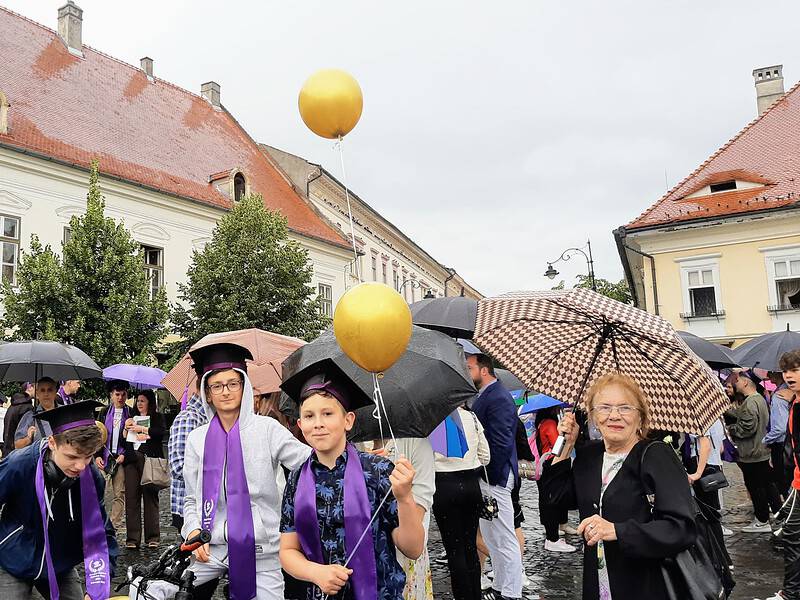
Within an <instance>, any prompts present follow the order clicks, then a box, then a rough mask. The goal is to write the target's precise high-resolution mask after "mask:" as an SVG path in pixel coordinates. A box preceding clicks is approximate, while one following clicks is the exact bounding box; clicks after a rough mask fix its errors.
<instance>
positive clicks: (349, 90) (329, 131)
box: [297, 69, 364, 139]
mask: <svg viewBox="0 0 800 600" xmlns="http://www.w3.org/2000/svg"><path fill="white" fill-rule="evenodd" d="M297 105H298V107H299V108H300V116H301V117H302V119H303V122H304V123H305V124H306V127H308V128H309V129H310V130H311V131H313V132H314V133H316V134H317V135H318V136H321V137H324V138H328V139H337V138H339V137H344V136H345V135H347V134H348V133H350V131H352V129H353V128H354V127H355V126H356V123H358V120H359V119H360V118H361V111H362V109H363V108H364V96H363V95H362V94H361V87H360V86H359V85H358V82H357V81H356V80H355V79H354V78H353V76H352V75H350V74H349V73H347V72H345V71H340V70H339V69H323V70H321V71H317V72H316V73H314V74H313V75H312V76H311V77H309V78H308V79H306V82H305V83H304V84H303V87H302V89H301V90H300V96H299V97H298V98H297Z"/></svg>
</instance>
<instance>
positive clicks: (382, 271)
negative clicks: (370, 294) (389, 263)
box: [381, 263, 386, 283]
mask: <svg viewBox="0 0 800 600" xmlns="http://www.w3.org/2000/svg"><path fill="white" fill-rule="evenodd" d="M381 274H382V275H383V283H386V263H383V264H382V265H381Z"/></svg>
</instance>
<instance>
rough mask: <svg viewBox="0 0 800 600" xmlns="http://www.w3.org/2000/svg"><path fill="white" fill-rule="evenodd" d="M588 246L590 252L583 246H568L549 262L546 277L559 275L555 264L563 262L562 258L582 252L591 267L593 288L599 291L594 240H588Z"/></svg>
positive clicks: (590, 278) (568, 257)
mask: <svg viewBox="0 0 800 600" xmlns="http://www.w3.org/2000/svg"><path fill="white" fill-rule="evenodd" d="M586 246H587V249H588V251H589V252H588V254H587V253H586V252H585V251H584V250H583V249H582V248H567V249H566V250H564V252H562V253H561V256H559V257H558V258H557V259H555V260H553V261H550V262H548V263H547V270H546V271H545V272H544V275H545V277H547V278H549V279H555V278H556V277H557V276H558V271H557V270H556V269H555V268H554V267H553V265H554V264H556V263H559V262H561V261H562V260H564V261H567V260H569V259H570V258H572V257H573V256H575V255H576V254H582V255H583V258H585V259H586V265H587V266H588V267H589V281H590V282H591V284H592V290H593V291H595V292H596V291H597V283H596V282H595V279H594V259H593V258H592V242H591V241H589V240H587V241H586Z"/></svg>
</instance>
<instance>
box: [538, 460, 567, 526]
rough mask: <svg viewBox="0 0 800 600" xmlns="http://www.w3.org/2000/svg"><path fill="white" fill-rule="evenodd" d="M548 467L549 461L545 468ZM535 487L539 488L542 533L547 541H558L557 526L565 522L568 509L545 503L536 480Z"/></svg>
mask: <svg viewBox="0 0 800 600" xmlns="http://www.w3.org/2000/svg"><path fill="white" fill-rule="evenodd" d="M547 468H549V463H548V464H547V466H545V469H547ZM536 487H538V488H539V522H540V523H541V524H542V526H543V527H544V534H545V537H546V538H547V540H548V541H550V542H557V541H558V526H559V525H561V524H562V523H566V522H567V521H568V520H569V511H568V510H567V509H565V508H561V507H559V506H553V505H550V504H545V503H544V501H543V500H542V497H543V495H542V488H541V486H540V485H539V482H538V481H537V482H536Z"/></svg>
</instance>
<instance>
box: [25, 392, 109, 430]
mask: <svg viewBox="0 0 800 600" xmlns="http://www.w3.org/2000/svg"><path fill="white" fill-rule="evenodd" d="M102 407H103V405H102V404H100V403H99V402H95V401H94V400H84V401H83V402H75V403H74V404H64V405H63V406H57V407H55V408H51V409H50V410H45V411H42V412H40V413H37V414H35V415H33V418H34V419H40V420H42V421H47V422H48V423H49V424H50V428H51V429H52V430H53V434H56V433H64V432H65V431H67V430H69V429H75V428H77V427H87V426H89V425H94V424H95V416H94V412H95V410H97V409H98V408H102Z"/></svg>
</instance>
